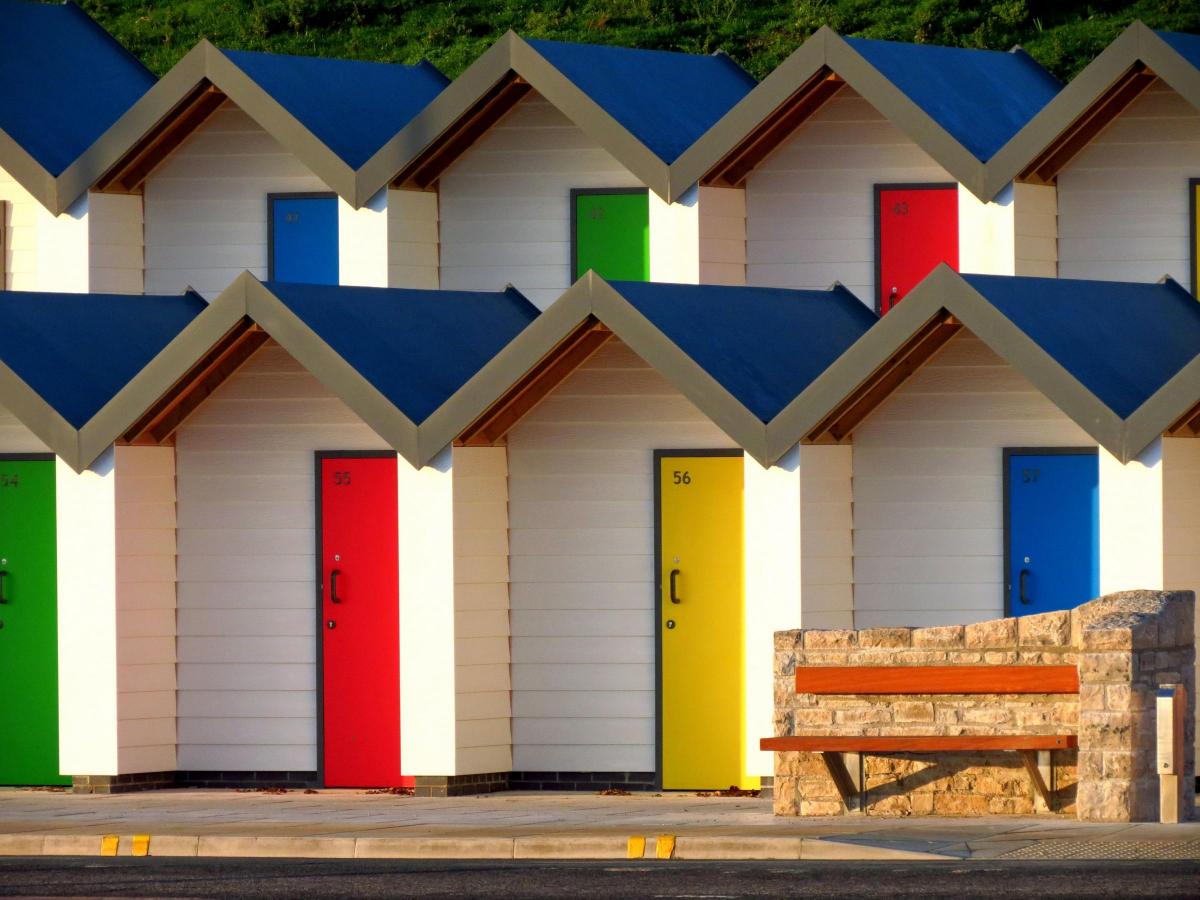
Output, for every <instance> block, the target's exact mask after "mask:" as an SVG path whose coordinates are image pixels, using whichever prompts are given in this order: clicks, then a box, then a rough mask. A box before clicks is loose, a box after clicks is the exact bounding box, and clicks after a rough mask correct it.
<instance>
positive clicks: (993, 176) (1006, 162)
mask: <svg viewBox="0 0 1200 900" xmlns="http://www.w3.org/2000/svg"><path fill="white" fill-rule="evenodd" d="M1143 30H1146V26H1144V25H1142V23H1140V22H1134V23H1133V24H1132V25H1130V26H1129V27H1128V28H1126V29H1125V30H1124V31H1123V32H1121V34H1120V35H1118V36H1117V37H1116V38H1115V39H1114V40H1113V42H1112V43H1111V44H1109V45H1108V46H1107V47H1105V48H1104V50H1103V51H1101V53H1100V55H1099V56H1097V57H1096V58H1095V59H1094V60H1092V62H1091V63H1089V64H1088V65H1087V67H1086V68H1084V70H1083V71H1082V72H1080V73H1079V74H1078V75H1076V76H1075V77H1074V78H1073V79H1071V81H1070V82H1069V83H1068V84H1067V85H1066V86H1064V87H1063V89H1062V90H1061V91H1059V92H1058V94H1056V95H1055V96H1054V97H1053V98H1052V99H1051V100H1050V102H1049V103H1047V104H1046V105H1045V106H1044V107H1042V109H1041V110H1039V111H1038V112H1037V114H1036V115H1034V117H1033V118H1032V119H1030V120H1029V121H1028V122H1026V123H1025V125H1024V126H1022V128H1021V129H1020V131H1018V132H1017V133H1016V134H1015V135H1013V136H1012V137H1011V138H1009V140H1008V141H1007V143H1005V144H1004V146H1003V147H1001V148H1000V149H999V150H997V151H996V152H995V153H994V154H992V158H991V159H989V160H988V162H987V165H986V167H985V173H986V178H985V180H986V185H985V193H989V194H990V195H991V197H995V196H996V195H997V194H999V193H1000V191H1002V190H1004V188H1005V187H1006V186H1007V185H1008V184H1009V183H1010V182H1011V181H1013V179H1015V178H1016V177H1017V176H1018V175H1020V174H1021V172H1022V171H1023V170H1024V169H1025V168H1026V167H1027V166H1028V165H1030V164H1031V163H1032V162H1033V161H1034V160H1035V159H1036V158H1037V157H1038V156H1039V155H1041V154H1042V152H1043V151H1045V150H1047V149H1048V148H1049V147H1050V145H1051V144H1053V143H1054V141H1055V140H1056V139H1057V138H1058V137H1059V136H1060V135H1061V134H1062V133H1063V132H1064V131H1065V130H1066V129H1067V128H1069V127H1070V126H1071V124H1072V123H1073V122H1075V121H1076V120H1077V119H1079V117H1080V116H1082V115H1084V114H1085V113H1086V112H1087V110H1088V109H1089V108H1090V107H1091V105H1092V104H1093V103H1094V102H1095V101H1096V100H1097V99H1098V98H1099V97H1100V95H1101V94H1103V92H1104V91H1106V90H1107V89H1108V88H1109V87H1110V86H1111V85H1112V84H1114V83H1115V82H1116V81H1117V80H1118V79H1119V78H1120V77H1121V76H1122V75H1123V74H1124V73H1125V72H1127V71H1128V70H1129V68H1130V67H1131V66H1133V65H1134V64H1135V63H1137V62H1138V61H1139V55H1140V49H1139V48H1140V42H1141V32H1142V31H1143Z"/></svg>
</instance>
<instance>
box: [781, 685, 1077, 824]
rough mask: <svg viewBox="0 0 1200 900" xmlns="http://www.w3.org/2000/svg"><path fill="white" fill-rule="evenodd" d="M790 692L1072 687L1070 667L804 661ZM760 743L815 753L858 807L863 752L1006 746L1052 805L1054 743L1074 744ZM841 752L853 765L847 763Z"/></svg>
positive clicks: (798, 739)
mask: <svg viewBox="0 0 1200 900" xmlns="http://www.w3.org/2000/svg"><path fill="white" fill-rule="evenodd" d="M796 693H798V694H821V695H870V694H900V695H905V696H918V695H924V696H930V695H944V694H1078V693H1079V671H1078V670H1077V669H1076V668H1075V666H802V667H799V668H797V670H796ZM759 746H760V747H761V748H762V749H763V750H774V751H777V752H787V751H799V752H804V753H820V754H821V758H822V759H823V760H824V762H825V766H826V768H827V769H828V770H829V775H830V777H831V778H832V779H833V783H834V784H835V785H837V789H838V793H839V794H841V797H842V801H843V802H844V803H845V804H846V808H847V809H855V808H861V800H862V793H863V778H862V757H861V755H862V754H864V753H945V752H952V751H971V750H1011V751H1015V752H1017V753H1019V754H1021V760H1022V762H1023V763H1024V766H1025V771H1026V772H1027V773H1028V775H1029V780H1030V781H1031V782H1032V784H1033V788H1034V790H1035V791H1037V793H1038V795H1039V796H1041V798H1042V799H1043V800H1044V801H1045V802H1046V805H1047V807H1049V808H1053V803H1052V798H1053V795H1054V760H1053V755H1052V754H1053V752H1054V751H1055V750H1066V749H1069V748H1074V747H1077V746H1078V740H1077V738H1076V736H1075V735H1073V734H1034V735H1016V734H1013V735H1009V734H999V735H933V734H931V735H896V736H877V735H871V736H865V737H844V736H835V735H799V736H793V737H771V738H763V739H762V740H761V741H760V742H759ZM847 756H849V757H850V758H851V760H852V761H853V763H854V765H853V767H850V766H847Z"/></svg>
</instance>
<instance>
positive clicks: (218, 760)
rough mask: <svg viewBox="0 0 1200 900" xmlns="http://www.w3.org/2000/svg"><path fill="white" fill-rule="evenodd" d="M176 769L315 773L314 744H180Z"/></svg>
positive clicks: (315, 753) (315, 754)
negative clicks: (177, 767)
mask: <svg viewBox="0 0 1200 900" xmlns="http://www.w3.org/2000/svg"><path fill="white" fill-rule="evenodd" d="M179 768H180V769H181V770H183V771H185V772H188V771H194V772H254V771H262V772H315V771H316V768H317V748H316V745H315V744H313V745H292V746H281V745H262V746H254V745H248V744H227V745H217V744H184V743H182V742H181V743H180V746H179Z"/></svg>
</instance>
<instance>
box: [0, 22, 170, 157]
mask: <svg viewBox="0 0 1200 900" xmlns="http://www.w3.org/2000/svg"><path fill="white" fill-rule="evenodd" d="M154 80H155V79H154V76H153V75H152V74H151V73H150V71H149V70H148V69H146V67H145V66H143V65H142V64H141V63H140V62H138V60H137V59H136V58H134V57H133V55H132V54H130V53H129V52H128V51H127V50H126V49H125V48H124V47H122V46H121V45H120V44H119V43H117V41H116V40H115V39H114V38H113V37H111V36H110V35H109V34H108V33H107V32H105V31H104V29H102V28H101V27H100V26H99V25H97V24H96V23H95V22H93V21H92V20H91V19H90V18H88V16H87V14H86V13H85V12H83V10H81V9H80V8H79V7H77V6H75V5H74V4H61V5H53V6H52V5H50V4H46V3H15V2H12V0H0V96H2V97H3V98H4V99H3V102H0V129H3V130H4V131H5V132H6V133H7V134H8V136H9V137H11V138H12V139H13V140H14V141H16V143H17V144H19V145H20V146H21V147H23V148H24V149H25V151H26V152H27V153H28V154H29V155H30V156H32V157H33V158H34V159H35V160H36V161H37V162H38V164H39V165H40V166H41V167H42V168H43V169H45V170H46V171H47V172H49V173H50V174H51V175H54V176H58V175H61V174H62V172H63V171H64V170H65V169H66V168H67V167H68V166H69V165H71V163H73V162H74V161H75V160H76V159H77V158H78V157H79V155H80V154H81V153H83V151H84V150H86V149H87V148H88V147H90V146H91V145H92V143H93V142H94V141H95V140H96V138H98V137H100V135H102V134H103V133H104V132H105V131H107V130H108V127H109V126H110V125H112V124H113V122H115V121H116V120H117V119H118V118H120V117H121V115H122V114H123V113H124V112H125V111H126V110H127V109H129V107H131V106H132V105H133V104H134V102H135V101H136V100H137V99H138V98H139V97H141V96H142V94H144V93H145V92H146V91H147V90H149V89H150V87H151V86H152V85H153V84H154Z"/></svg>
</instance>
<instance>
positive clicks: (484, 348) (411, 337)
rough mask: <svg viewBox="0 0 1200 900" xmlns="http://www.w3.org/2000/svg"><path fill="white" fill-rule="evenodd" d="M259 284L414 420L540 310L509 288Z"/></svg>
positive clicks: (444, 398)
mask: <svg viewBox="0 0 1200 900" xmlns="http://www.w3.org/2000/svg"><path fill="white" fill-rule="evenodd" d="M264 286H265V287H266V288H267V290H269V291H270V292H271V293H272V294H274V295H275V296H276V297H277V298H278V299H279V300H280V302H281V303H283V304H284V306H286V307H287V308H288V309H289V310H291V311H292V312H293V313H295V314H296V315H297V316H299V317H300V319H301V320H302V321H303V322H304V324H305V325H307V326H308V327H309V328H311V329H312V330H313V332H315V333H316V335H317V336H318V337H320V338H321V340H323V341H324V342H325V343H326V344H328V345H329V346H330V347H331V348H332V349H333V350H334V351H335V352H336V353H337V354H338V355H339V356H341V357H342V359H344V360H345V361H346V362H347V363H349V364H350V365H351V366H353V367H354V369H355V370H357V372H358V373H359V374H360V375H362V376H363V378H365V379H366V380H367V381H369V382H370V383H371V384H372V385H374V386H375V388H376V389H377V390H378V391H379V392H380V393H381V394H383V395H384V396H385V397H386V398H387V399H388V400H389V401H391V403H392V404H393V405H394V406H395V407H396V408H397V409H399V410H400V412H402V413H404V415H406V416H407V417H408V418H409V419H410V420H411V421H412V422H413V423H414V424H417V425H420V424H421V423H422V422H424V421H425V419H426V418H428V417H429V415H430V414H431V413H433V412H434V411H435V410H437V409H438V407H440V406H441V405H442V404H443V403H445V402H446V401H447V400H448V399H449V398H450V397H451V395H453V394H454V392H455V391H457V390H458V389H459V388H461V387H462V386H463V385H464V384H466V383H467V381H468V380H469V379H470V378H471V377H472V376H473V375H475V373H476V372H478V371H479V370H480V369H481V368H483V366H484V365H485V364H486V363H487V362H488V361H490V360H491V359H492V357H494V356H495V355H496V354H497V353H498V352H500V350H501V349H503V348H504V346H505V345H506V344H507V343H508V342H509V341H511V340H512V339H513V338H514V337H516V336H517V334H519V333H520V332H521V331H522V329H524V328H525V326H526V325H528V324H529V323H530V322H532V321H533V320H534V319H535V318H537V315H538V309H537V307H536V306H534V305H533V304H532V303H530V302H529V301H528V300H526V299H525V298H524V297H523V296H521V294H519V293H518V292H517V291H516V290H513V289H512V288H509V289H508V290H506V291H503V292H500V293H484V292H481V291H421V290H401V289H394V288H362V287H340V286H331V285H315V284H290V283H284V282H279V281H271V282H265V283H264Z"/></svg>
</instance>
